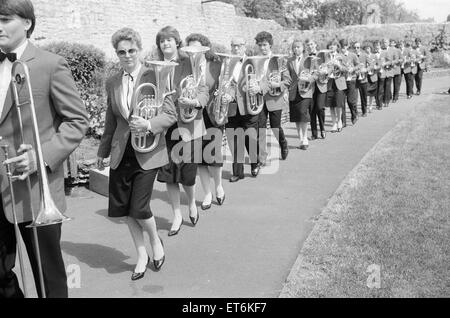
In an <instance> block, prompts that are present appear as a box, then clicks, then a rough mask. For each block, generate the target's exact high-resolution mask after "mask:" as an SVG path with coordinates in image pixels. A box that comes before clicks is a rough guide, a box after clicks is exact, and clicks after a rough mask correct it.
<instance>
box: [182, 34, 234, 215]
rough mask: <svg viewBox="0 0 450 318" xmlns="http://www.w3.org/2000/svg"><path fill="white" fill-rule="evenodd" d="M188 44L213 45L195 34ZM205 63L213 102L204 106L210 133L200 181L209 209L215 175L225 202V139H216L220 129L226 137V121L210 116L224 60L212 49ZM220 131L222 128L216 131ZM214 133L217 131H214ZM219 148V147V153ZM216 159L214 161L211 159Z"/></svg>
mask: <svg viewBox="0 0 450 318" xmlns="http://www.w3.org/2000/svg"><path fill="white" fill-rule="evenodd" d="M186 44H187V45H188V46H205V47H209V48H210V47H211V42H210V40H209V39H208V38H207V37H206V36H204V35H203V34H199V33H193V34H191V35H189V36H188V37H187V38H186ZM205 58H206V59H205V62H204V63H205V65H204V66H203V67H204V69H205V82H206V85H207V86H208V88H209V101H208V106H207V107H206V108H204V109H203V120H204V122H205V127H206V129H207V134H206V135H205V136H203V144H202V149H203V156H202V162H201V163H200V164H199V166H198V174H199V176H200V181H201V183H202V186H203V190H204V192H205V198H204V199H203V202H202V205H201V208H202V209H203V210H208V209H209V208H211V202H212V191H211V178H212V179H213V180H214V184H215V190H216V199H217V203H218V204H219V205H222V204H223V202H224V201H225V191H224V190H223V186H222V167H223V158H222V141H223V138H216V135H215V133H216V132H220V134H217V136H218V135H220V136H223V131H224V128H225V126H224V124H222V125H220V126H219V125H217V124H216V123H215V122H214V118H212V116H211V117H210V114H212V113H211V112H210V108H211V107H213V106H214V99H215V96H214V93H215V91H216V89H217V87H218V84H219V76H220V71H221V66H222V63H221V62H220V60H219V58H218V57H217V55H215V54H214V53H213V52H211V51H209V52H206V54H205ZM224 98H225V99H226V101H225V102H228V103H229V102H230V101H231V95H229V94H228V95H227V96H226V97H225V96H224ZM216 130H218V131H216ZM210 133H214V134H210ZM212 145H215V146H214V148H213V149H212V151H211V152H212V153H211V158H206V156H208V155H209V153H206V149H207V148H210V147H211V146H212ZM216 150H219V152H218V153H216ZM209 159H212V160H209Z"/></svg>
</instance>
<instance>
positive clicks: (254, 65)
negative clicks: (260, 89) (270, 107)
mask: <svg viewBox="0 0 450 318" xmlns="http://www.w3.org/2000/svg"><path fill="white" fill-rule="evenodd" d="M268 59H269V56H265V55H260V56H248V57H246V58H245V62H244V63H246V62H247V63H248V64H247V65H246V66H245V69H244V74H245V87H246V100H247V111H248V113H249V114H251V115H258V114H259V113H260V112H261V110H262V109H263V106H264V96H263V94H261V93H258V94H256V95H251V94H250V93H249V90H248V88H249V87H251V86H254V85H259V83H260V82H261V80H262V79H263V77H264V76H266V73H267V69H268V66H269V63H266V62H267V60H268Z"/></svg>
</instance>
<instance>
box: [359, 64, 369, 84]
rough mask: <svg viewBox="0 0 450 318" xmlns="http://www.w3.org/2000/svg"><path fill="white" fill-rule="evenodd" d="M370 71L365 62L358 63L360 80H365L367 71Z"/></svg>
mask: <svg viewBox="0 0 450 318" xmlns="http://www.w3.org/2000/svg"><path fill="white" fill-rule="evenodd" d="M368 72H369V70H368V68H367V65H365V64H364V63H359V65H358V72H357V74H358V80H359V81H365V80H366V79H367V73H368Z"/></svg>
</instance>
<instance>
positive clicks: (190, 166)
mask: <svg viewBox="0 0 450 318" xmlns="http://www.w3.org/2000/svg"><path fill="white" fill-rule="evenodd" d="M177 128H178V125H177V124H176V123H175V124H174V125H172V126H171V127H170V128H169V129H168V131H167V133H166V145H167V151H168V154H169V163H168V164H167V165H165V166H164V167H162V168H161V169H160V170H159V173H158V181H159V182H163V183H169V184H175V183H179V184H182V185H184V186H193V185H195V177H196V176H197V166H198V163H199V162H201V160H202V154H201V151H202V144H201V142H202V139H201V138H198V139H195V140H191V141H189V142H184V141H183V140H182V139H181V136H180V137H179V139H178V140H172V138H171V136H172V132H173V131H174V130H175V129H177ZM188 144H189V145H188ZM175 147H176V149H174V148H175ZM185 149H189V153H188V154H185V153H184V150H185ZM172 150H175V153H172ZM177 150H178V151H177Z"/></svg>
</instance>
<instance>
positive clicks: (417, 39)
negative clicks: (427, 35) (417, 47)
mask: <svg viewBox="0 0 450 318" xmlns="http://www.w3.org/2000/svg"><path fill="white" fill-rule="evenodd" d="M414 42H416V43H422V40H421V39H420V38H416V39H415V40H414Z"/></svg>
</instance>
